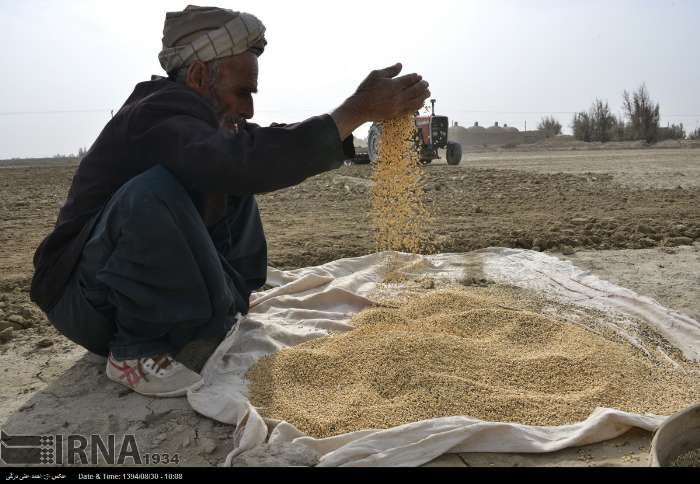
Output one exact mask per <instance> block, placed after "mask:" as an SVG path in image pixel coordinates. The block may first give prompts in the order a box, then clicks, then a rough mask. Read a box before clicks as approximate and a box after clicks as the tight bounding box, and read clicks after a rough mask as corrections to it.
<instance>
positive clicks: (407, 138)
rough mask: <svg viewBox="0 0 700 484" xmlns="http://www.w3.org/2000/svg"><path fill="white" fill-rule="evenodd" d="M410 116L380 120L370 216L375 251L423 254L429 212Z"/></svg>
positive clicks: (413, 126)
mask: <svg viewBox="0 0 700 484" xmlns="http://www.w3.org/2000/svg"><path fill="white" fill-rule="evenodd" d="M415 136H416V124H415V118H414V117H413V115H407V116H404V117H401V118H396V119H393V120H390V121H386V122H384V123H383V128H382V133H381V136H380V140H379V160H378V162H377V163H375V164H374V166H373V171H372V181H373V185H372V194H371V212H370V219H371V223H372V228H373V230H374V237H375V243H376V246H377V249H378V250H396V251H403V252H411V253H424V252H426V251H428V250H429V236H428V234H427V233H426V232H425V227H426V223H427V222H428V220H429V218H430V215H429V212H428V210H427V209H426V206H425V203H424V194H425V191H424V189H423V185H424V178H423V177H424V174H423V169H422V167H421V166H420V164H419V162H418V153H417V150H416V141H415Z"/></svg>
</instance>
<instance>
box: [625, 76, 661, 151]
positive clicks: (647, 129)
mask: <svg viewBox="0 0 700 484" xmlns="http://www.w3.org/2000/svg"><path fill="white" fill-rule="evenodd" d="M622 108H623V110H624V112H625V115H626V116H627V120H628V123H629V126H630V131H631V134H632V137H633V139H636V140H644V141H646V142H647V143H653V142H655V141H656V140H657V139H658V131H659V112H660V108H659V104H658V103H655V102H654V101H652V99H651V96H650V95H649V91H648V90H647V87H646V85H645V84H642V85H641V86H639V88H638V89H637V90H636V91H634V92H633V93H632V94H630V93H628V92H627V91H625V92H624V93H623V94H622Z"/></svg>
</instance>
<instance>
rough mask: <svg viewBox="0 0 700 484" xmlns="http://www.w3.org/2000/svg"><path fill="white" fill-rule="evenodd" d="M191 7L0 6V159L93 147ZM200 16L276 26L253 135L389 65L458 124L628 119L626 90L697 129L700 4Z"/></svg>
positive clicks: (251, 7) (307, 1)
mask: <svg viewBox="0 0 700 484" xmlns="http://www.w3.org/2000/svg"><path fill="white" fill-rule="evenodd" d="M188 3H191V2H185V1H175V0H173V1H165V0H148V1H125V0H120V1H107V0H92V1H89V0H21V1H20V0H0V45H2V46H3V47H2V50H1V51H0V61H1V62H0V65H2V75H1V76H0V159H3V158H10V157H30V156H37V157H38V156H52V155H54V154H57V153H75V152H77V151H78V148H79V147H81V146H82V147H89V146H90V144H92V142H93V141H94V139H95V138H96V136H97V134H98V133H99V132H100V130H101V129H102V127H103V126H104V124H105V123H106V121H107V120H108V119H109V116H110V114H109V110H110V109H114V110H115V111H116V110H117V109H118V108H119V107H120V105H121V104H122V103H123V102H124V100H125V99H126V97H127V96H128V95H129V94H130V93H131V91H132V89H133V87H134V85H135V84H136V83H138V82H140V81H143V80H147V79H149V78H150V75H151V74H162V70H161V68H160V65H159V63H158V58H157V55H158V51H159V50H160V47H161V37H162V30H163V19H164V17H165V12H166V11H170V10H180V9H182V8H184V7H185V6H186V5H187V4H188ZM199 4H200V5H218V6H221V7H226V8H231V9H234V10H242V11H247V12H251V13H253V14H255V15H257V16H258V17H260V18H261V20H262V21H263V22H264V23H265V25H266V26H267V39H268V42H269V44H268V46H267V50H266V51H265V54H264V55H263V56H262V57H261V59H260V68H261V71H260V92H259V94H258V95H257V97H256V117H255V121H257V122H258V123H260V124H269V123H270V122H273V121H278V122H289V121H295V120H301V119H304V118H306V117H309V116H312V115H315V114H321V113H324V112H329V111H330V110H332V109H333V108H334V107H335V106H337V105H338V104H339V103H340V102H341V101H342V100H343V99H344V98H345V97H347V96H348V95H350V94H351V93H352V92H353V91H354V89H355V87H356V86H357V84H358V83H359V82H360V81H361V80H362V79H363V78H364V77H365V75H366V74H367V73H368V72H369V71H370V70H371V69H373V68H377V67H384V66H386V65H390V64H392V63H394V62H396V61H401V62H403V64H404V68H405V72H413V71H415V72H419V73H421V74H422V75H423V76H424V77H425V78H426V79H427V80H428V81H429V82H430V83H431V90H432V92H433V95H434V97H436V98H437V99H438V104H437V110H438V111H439V112H440V113H443V114H447V115H448V116H449V117H450V119H451V120H455V121H459V122H460V124H463V125H470V124H473V122H474V121H479V122H480V124H482V125H491V124H493V122H494V121H500V122H501V123H508V124H509V125H513V126H516V127H518V128H520V129H523V127H524V126H523V125H524V122H525V121H526V120H527V122H528V128H533V127H534V126H535V125H536V123H537V121H538V120H539V119H540V117H541V116H542V115H545V114H549V113H553V114H554V115H555V117H557V118H559V119H560V121H561V122H562V124H563V125H565V126H568V125H569V124H570V120H571V114H569V112H572V111H577V110H583V109H587V108H588V107H589V106H590V104H591V102H592V101H593V99H594V98H595V97H600V98H601V99H603V100H608V101H609V102H610V106H611V108H612V109H613V112H616V113H617V112H619V110H620V105H621V94H622V91H623V90H624V89H628V90H630V89H633V88H635V87H637V86H638V85H639V84H640V83H641V82H643V81H645V82H646V83H647V86H648V88H649V91H650V93H651V95H652V97H653V98H655V99H656V100H658V101H659V102H660V104H661V114H662V123H663V125H665V124H666V123H667V122H684V123H685V125H686V127H688V128H690V129H695V127H696V126H697V123H698V122H699V121H700V89H699V87H700V50H699V49H698V46H699V45H700V42H699V39H698V37H699V35H700V34H699V33H698V32H699V29H698V26H700V1H698V0H676V1H670V0H657V1H651V0H650V1H643V0H614V1H607V0H606V1H603V0H597V1H596V0H594V1H591V0H586V1H583V0H582V1H578V0H558V1H546V0H541V1H540V0H527V1H520V0H510V1H506V0H503V1H499V0H488V1H487V0H479V1H469V0H431V1H428V2H426V1H424V0H418V1H410V0H395V1H392V0H371V1H365V0H347V1H344V2H341V1H331V0H323V1H315V0H294V1H281V0H236V1H233V0H222V1H219V2H214V1H212V2H210V1H207V2H202V3H199ZM428 8H431V10H428ZM56 111H83V112H56ZM85 111H90V112H85ZM20 113H21V114H20ZM558 113H561V114H558ZM356 134H357V135H359V136H365V134H366V127H365V128H364V129H361V130H358V131H357V132H356Z"/></svg>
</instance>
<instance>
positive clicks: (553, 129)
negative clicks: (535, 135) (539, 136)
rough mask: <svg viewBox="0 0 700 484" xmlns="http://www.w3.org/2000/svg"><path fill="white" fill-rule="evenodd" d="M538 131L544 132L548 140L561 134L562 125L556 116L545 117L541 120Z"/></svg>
mask: <svg viewBox="0 0 700 484" xmlns="http://www.w3.org/2000/svg"><path fill="white" fill-rule="evenodd" d="M537 129H538V130H540V131H542V132H544V135H545V136H546V137H547V138H551V137H552V136H556V135H558V134H561V123H560V122H559V121H557V120H556V119H555V118H554V116H545V117H543V118H542V119H541V120H540V124H538V125H537Z"/></svg>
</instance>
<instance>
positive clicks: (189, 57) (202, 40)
mask: <svg viewBox="0 0 700 484" xmlns="http://www.w3.org/2000/svg"><path fill="white" fill-rule="evenodd" d="M266 45H267V40H265V26H264V25H263V23H262V22H261V21H260V20H259V19H258V18H257V17H256V16H254V15H251V14H249V13H245V12H234V11H233V10H228V9H224V8H218V7H198V6H196V5H188V6H187V8H185V9H184V10H183V11H180V12H167V13H166V14H165V25H164V27H163V50H161V51H160V54H158V59H159V60H160V65H161V66H163V69H164V70H165V72H167V73H168V74H172V73H173V72H175V71H177V70H178V69H180V68H181V67H184V66H189V65H190V64H191V63H192V62H194V61H196V60H199V61H202V62H208V61H211V60H214V59H221V58H223V57H229V56H232V55H238V54H242V53H244V52H248V51H250V52H253V53H254V54H255V55H257V56H260V55H261V54H262V53H263V51H264V50H265V46H266Z"/></svg>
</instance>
